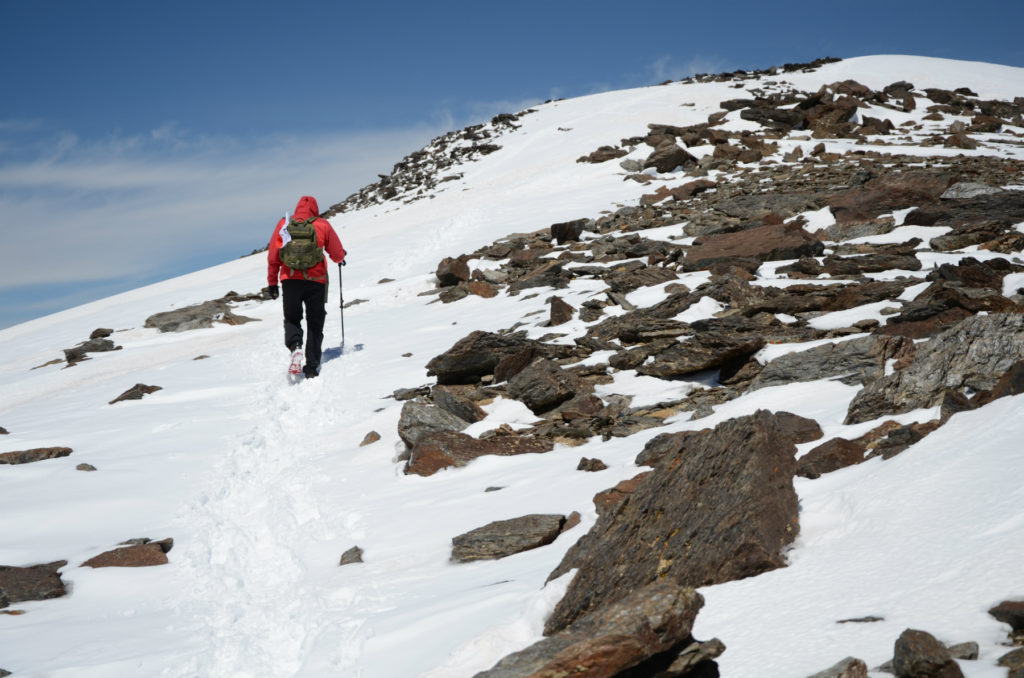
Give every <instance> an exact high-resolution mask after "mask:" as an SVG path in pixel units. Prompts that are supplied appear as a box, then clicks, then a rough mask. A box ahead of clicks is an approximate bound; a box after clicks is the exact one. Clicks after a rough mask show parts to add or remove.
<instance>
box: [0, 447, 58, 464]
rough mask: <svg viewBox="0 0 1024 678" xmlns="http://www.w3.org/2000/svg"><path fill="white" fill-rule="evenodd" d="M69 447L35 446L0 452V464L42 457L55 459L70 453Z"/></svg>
mask: <svg viewBox="0 0 1024 678" xmlns="http://www.w3.org/2000/svg"><path fill="white" fill-rule="evenodd" d="M71 452H72V449H71V448H70V447H36V448H33V449H31V450H19V451H16V452H3V453H0V464H31V463H32V462H36V461H43V460H44V459H57V458H59V457H66V456H68V455H69V454H71Z"/></svg>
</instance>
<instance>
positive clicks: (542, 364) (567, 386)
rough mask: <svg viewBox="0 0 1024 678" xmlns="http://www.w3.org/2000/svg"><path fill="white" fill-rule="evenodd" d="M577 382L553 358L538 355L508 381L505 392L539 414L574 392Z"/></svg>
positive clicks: (576, 388) (573, 394) (577, 387)
mask: <svg viewBox="0 0 1024 678" xmlns="http://www.w3.org/2000/svg"><path fill="white" fill-rule="evenodd" d="M578 390H579V382H578V380H577V379H576V377H575V376H573V375H572V374H571V373H569V372H566V371H565V370H563V369H562V368H561V367H559V366H558V364H557V363H555V362H554V361H551V360H548V359H547V358H538V359H536V360H534V361H533V362H532V363H530V364H529V365H527V366H526V367H525V368H523V369H522V370H521V371H520V372H519V373H518V374H516V375H515V376H513V377H511V378H510V379H509V380H508V394H509V395H510V396H511V397H513V398H515V399H516V400H520V401H522V402H523V404H525V405H526V406H527V407H529V408H530V410H531V411H533V413H534V414H542V413H544V412H547V411H548V410H550V409H553V408H555V407H557V406H558V405H560V404H562V403H564V402H565V401H566V400H569V399H570V398H572V397H573V396H575V395H576V392H577V391H578Z"/></svg>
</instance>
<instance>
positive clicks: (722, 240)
mask: <svg viewBox="0 0 1024 678" xmlns="http://www.w3.org/2000/svg"><path fill="white" fill-rule="evenodd" d="M824 249H825V247H824V245H822V243H821V242H820V241H819V240H818V239H817V238H815V237H814V236H813V235H811V234H810V233H808V232H807V231H805V230H804V229H803V228H801V227H800V226H799V225H798V224H795V223H789V224H771V225H768V226H759V227H757V228H751V229H748V230H745V231H737V232H735V233H721V234H717V235H708V236H701V237H699V238H697V240H695V241H694V243H693V246H692V247H690V249H689V251H687V253H686V267H687V269H688V270H697V269H701V268H707V267H708V266H710V265H712V264H714V263H715V262H717V261H724V260H727V259H732V258H743V257H751V258H754V259H757V260H759V261H774V260H778V259H799V258H800V257H802V256H810V257H815V256H818V255H820V254H821V253H822V251H823V250H824Z"/></svg>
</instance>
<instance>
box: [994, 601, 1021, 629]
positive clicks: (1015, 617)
mask: <svg viewBox="0 0 1024 678" xmlns="http://www.w3.org/2000/svg"><path fill="white" fill-rule="evenodd" d="M988 613H989V614H990V615H992V616H993V617H995V618H996V619H998V620H999V621H1001V622H1003V623H1005V624H1009V625H1010V628H1011V629H1013V631H1014V632H1015V633H1020V632H1022V631H1024V600H1004V601H1003V602H1001V603H999V604H998V605H996V606H995V607H993V608H992V609H991V610H989V611H988Z"/></svg>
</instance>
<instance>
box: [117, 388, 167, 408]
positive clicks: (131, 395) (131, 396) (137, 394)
mask: <svg viewBox="0 0 1024 678" xmlns="http://www.w3.org/2000/svg"><path fill="white" fill-rule="evenodd" d="M161 389H162V387H160V386H147V385H146V384H135V386H132V387H131V388H130V389H128V390H127V391H125V392H124V393H122V394H121V395H119V396H117V397H116V398H114V399H113V400H111V401H110V402H109V403H108V404H109V405H113V404H114V403H119V402H121V401H122V400H142V396H144V395H147V394H149V393H156V392H157V391H159V390H161Z"/></svg>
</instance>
